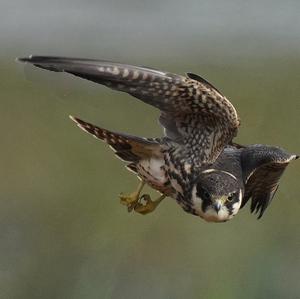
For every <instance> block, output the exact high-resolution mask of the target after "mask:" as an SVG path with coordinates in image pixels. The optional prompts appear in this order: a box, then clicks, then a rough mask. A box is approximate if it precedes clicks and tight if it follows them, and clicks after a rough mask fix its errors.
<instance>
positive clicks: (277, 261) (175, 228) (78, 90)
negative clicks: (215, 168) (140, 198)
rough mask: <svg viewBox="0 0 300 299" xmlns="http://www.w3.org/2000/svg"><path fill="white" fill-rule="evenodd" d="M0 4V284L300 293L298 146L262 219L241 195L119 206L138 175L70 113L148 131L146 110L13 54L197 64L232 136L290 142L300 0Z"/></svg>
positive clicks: (244, 294) (238, 294)
mask: <svg viewBox="0 0 300 299" xmlns="http://www.w3.org/2000/svg"><path fill="white" fill-rule="evenodd" d="M0 8H1V9H0V16H1V20H0V24H1V26H0V42H1V52H0V88H1V89H0V90H1V91H0V95H1V100H0V123H1V126H0V134H1V155H0V165H1V168H0V182H1V183H0V184H1V185H0V186H1V196H0V298H22V299H25V298H26V299H27V298H31V299H33V298H45V299H46V298H51V299H53V298H74V299H77V298H208V299H214V298H223V299H226V298H251V299H252V298H273V299H276V298H285V299H288V298H291V299H294V298H300V284H299V281H300V270H299V269H300V234H299V226H300V218H299V211H300V201H299V185H298V184H299V170H300V167H299V163H298V161H297V162H295V163H292V164H291V165H290V166H289V167H288V169H287V171H286V173H285V174H284V176H283V178H282V180H281V185H280V188H279V191H278V192H277V194H276V197H275V200H274V202H273V203H272V205H271V206H270V208H269V209H268V210H267V212H266V214H265V216H264V217H263V218H262V219H261V220H260V221H257V220H256V218H255V217H254V216H253V215H250V213H249V208H248V207H246V208H245V209H243V210H242V211H241V212H240V213H239V215H238V216H237V217H236V218H235V219H234V220H232V221H230V222H228V223H225V224H210V223H205V222H204V221H202V220H200V219H198V218H196V217H193V216H191V215H188V214H186V213H184V212H183V211H182V210H181V209H180V207H179V206H177V204H176V203H175V202H174V201H172V200H171V199H168V200H165V201H164V202H163V203H162V204H161V206H160V207H159V208H158V209H157V211H155V213H153V214H150V215H148V216H141V215H138V214H128V213H127V212H126V210H125V208H124V206H121V205H120V204H119V200H118V193H119V192H121V191H123V192H130V191H132V190H133V189H134V188H135V187H136V184H137V179H136V178H135V176H134V175H132V174H131V173H129V172H128V171H126V169H125V168H124V167H123V165H122V162H121V161H119V160H118V159H116V158H115V157H114V156H113V154H112V152H111V150H110V149H109V148H108V147H107V146H105V145H104V144H102V143H100V142H99V141H97V140H95V139H93V138H91V137H90V136H89V135H87V134H85V133H84V132H82V131H80V130H79V129H77V128H76V126H75V125H74V124H73V123H72V122H71V121H70V120H69V119H68V115H69V114H72V115H75V116H79V117H81V118H83V119H85V120H88V121H90V122H92V123H95V124H97V125H100V126H103V127H106V128H109V129H113V130H116V131H123V132H129V133H132V134H136V135H140V136H149V137H153V136H160V135H161V134H162V132H161V128H160V127H159V125H158V124H157V121H156V118H157V116H158V111H156V110H155V109H154V108H152V107H150V106H147V105H145V104H143V103H140V102H138V101H137V100H136V99H134V98H130V97H129V96H127V95H125V94H120V93H117V92H113V91H110V90H108V89H106V88H104V87H101V86H97V85H95V84H93V83H91V82H86V81H83V80H80V79H78V78H74V77H71V76H66V75H63V74H55V73H50V72H47V71H43V70H38V69H34V68H33V67H30V66H24V65H21V64H17V63H15V61H14V59H15V57H17V56H26V55H29V54H43V55H45V54H52V55H65V56H79V57H91V58H100V59H106V60H116V61H121V62H126V63H132V64H137V65H148V66H152V67H155V68H159V69H163V70H168V71H173V72H178V73H184V72H186V71H190V72H195V73H198V74H200V75H202V76H204V77H205V78H207V79H209V81H211V82H212V83H213V84H215V85H216V86H217V87H218V88H219V89H221V90H222V91H223V93H224V94H226V95H227V97H228V98H229V99H231V101H232V103H233V104H234V105H235V106H236V108H237V109H238V111H239V115H240V117H241V119H242V126H241V128H240V131H239V135H238V138H237V139H236V141H237V142H240V143H243V144H251V143H265V144H274V145H280V146H282V147H284V148H286V149H287V150H289V151H290V152H295V153H299V152H300V138H299V121H300V102H299V97H300V85H299V80H300V71H299V70H300V42H299V41H300V38H299V37H300V33H299V28H300V21H299V12H300V4H299V2H297V1H286V2H284V3H281V2H280V1H252V2H251V3H246V2H244V1H234V0H230V1H188V2H186V3H183V2H180V1H174V2H171V1H161V2H160V1H151V2H150V1H137V0H136V1H134V0H125V1H121V0H119V1H118V0H114V1H85V2H84V1H68V0H63V1H52V2H45V1H35V0H30V1H20V0H19V1H15V2H13V3H10V2H8V1H3V0H2V1H0ZM148 191H149V192H150V193H151V194H153V195H155V192H153V191H151V190H148Z"/></svg>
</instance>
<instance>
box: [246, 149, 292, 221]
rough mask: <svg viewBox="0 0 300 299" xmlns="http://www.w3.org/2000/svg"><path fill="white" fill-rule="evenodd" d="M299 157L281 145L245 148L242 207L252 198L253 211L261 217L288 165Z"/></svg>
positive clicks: (251, 207)
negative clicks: (280, 146)
mask: <svg viewBox="0 0 300 299" xmlns="http://www.w3.org/2000/svg"><path fill="white" fill-rule="evenodd" d="M297 158H298V156H296V155H291V154H289V153H287V152H286V151H285V150H283V149H281V148H279V147H271V146H265V145H252V146H248V147H246V148H245V149H243V152H242V168H243V174H244V182H245V194H244V197H243V202H242V207H243V206H244V205H245V204H246V203H247V202H248V201H249V199H251V206H250V210H251V213H255V214H257V213H258V219H259V218H261V217H262V215H263V214H264V212H265V210H266V208H267V207H268V206H269V204H270V203H271V201H272V199H273V197H274V195H275V193H276V191H277V189H278V186H279V180H280V178H281V176H282V174H283V173H284V171H285V169H286V167H287V166H288V164H289V163H290V162H291V161H292V160H295V159H297Z"/></svg>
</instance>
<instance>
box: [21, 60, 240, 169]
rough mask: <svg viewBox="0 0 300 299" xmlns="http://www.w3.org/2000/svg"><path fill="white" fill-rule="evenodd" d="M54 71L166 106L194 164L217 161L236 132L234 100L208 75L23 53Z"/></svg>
mask: <svg viewBox="0 0 300 299" xmlns="http://www.w3.org/2000/svg"><path fill="white" fill-rule="evenodd" d="M19 60H20V61H22V62H29V63H32V64H34V65H35V66H38V67H40V68H44V69H47V70H51V71H56V72H67V73H71V74H73V75H75V76H79V77H82V78H85V79H88V80H91V81H94V82H97V83H100V84H103V85H106V86H107V87H110V88H112V89H115V90H119V91H123V92H126V93H129V94H130V95H132V96H134V97H136V98H138V99H140V100H142V101H143V102H145V103H147V104H150V105H152V106H155V107H157V108H158V109H160V110H161V112H162V113H161V117H160V123H161V124H162V125H163V126H164V127H165V133H166V135H167V137H168V138H170V139H171V140H172V141H173V142H174V146H175V147H176V146H178V147H179V148H180V150H179V151H178V152H180V153H181V158H183V159H188V160H189V161H190V162H191V163H193V164H194V165H195V166H197V165H198V166H200V165H202V164H203V163H208V162H213V161H214V160H215V159H216V158H217V157H218V155H219V154H220V152H221V151H222V150H223V148H224V146H225V145H226V144H228V143H229V142H231V140H232V139H233V137H234V136H235V135H236V133H237V128H238V126H239V119H238V116H237V113H236V110H235V109H234V107H233V105H232V104H231V103H230V102H229V101H228V100H227V99H226V98H225V97H224V96H223V95H222V94H221V93H220V92H219V91H218V90H217V89H216V88H214V87H213V86H212V85H211V84H210V83H208V82H207V81H206V80H204V79H203V78H201V77H199V76H197V75H193V74H188V77H184V76H180V75H176V74H172V73H167V72H162V71H158V70H154V69H150V68H145V67H137V66H132V65H125V64H120V63H114V62H107V61H99V60H90V59H75V58H63V57H45V56H30V57H28V58H21V59H19Z"/></svg>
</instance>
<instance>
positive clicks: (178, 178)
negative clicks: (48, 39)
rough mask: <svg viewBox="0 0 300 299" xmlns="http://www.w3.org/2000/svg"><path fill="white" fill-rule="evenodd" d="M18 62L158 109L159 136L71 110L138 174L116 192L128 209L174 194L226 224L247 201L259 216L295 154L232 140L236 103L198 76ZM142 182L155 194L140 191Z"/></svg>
mask: <svg viewBox="0 0 300 299" xmlns="http://www.w3.org/2000/svg"><path fill="white" fill-rule="evenodd" d="M19 61H21V62H27V63H31V64H33V65H35V66H37V67H39V68H43V69H46V70H50V71H54V72H66V73H70V74H72V75H75V76H78V77H81V78H84V79H87V80H90V81H93V82H96V83H99V84H102V85H105V86H107V87H109V88H111V89H114V90H118V91H122V92H126V93H128V94H130V95H132V96H134V97H136V98H138V99H139V100H141V101H143V102H144V103H146V104H150V105H152V106H154V107H156V108H158V109H159V110H160V112H161V114H160V117H159V122H160V124H161V125H162V127H163V128H164V136H163V137H161V138H143V137H137V136H132V135H128V134H125V133H117V132H112V131H110V130H107V129H103V128H100V127H97V126H95V125H93V124H90V123H88V122H85V121H83V120H81V119H79V118H77V117H72V116H71V119H72V120H74V121H75V122H76V123H77V125H78V126H79V127H80V128H81V129H83V130H84V131H86V132H88V133H90V134H92V135H93V136H94V137H96V138H97V139H100V140H103V141H104V142H106V143H107V144H108V145H110V147H111V148H112V149H113V150H114V151H115V154H116V155H117V156H118V157H119V158H121V159H122V160H123V161H125V162H126V163H127V168H128V169H129V170H131V171H133V172H134V173H135V174H136V175H137V176H138V177H139V179H140V180H141V183H140V184H139V186H138V189H137V190H136V191H135V192H133V193H132V194H130V195H123V194H121V195H120V200H121V203H123V204H125V205H126V206H127V208H128V211H136V212H138V213H141V214H147V213H149V212H152V211H153V210H154V209H155V208H156V207H157V206H158V204H159V203H160V202H161V201H162V200H163V199H164V198H165V197H171V198H173V199H175V200H176V202H177V203H178V204H179V205H180V206H181V207H182V208H183V210H185V211H186V212H188V213H191V214H194V215H196V216H200V217H201V218H203V219H204V220H206V221H209V222H225V221H227V220H229V219H231V218H232V217H233V216H235V215H236V214H237V213H238V211H239V210H240V209H241V208H242V207H243V206H244V205H245V204H246V203H247V202H248V201H249V200H251V206H250V209H251V212H255V213H258V218H260V217H261V216H262V215H263V213H264V212H265V209H266V208H267V207H268V205H269V204H270V202H271V200H272V198H273V196H274V195H275V192H276V190H277V188H278V185H279V179H280V177H281V175H282V174H283V172H284V170H285V168H286V167H287V165H288V164H289V163H290V162H291V161H292V160H294V159H297V158H298V156H296V155H293V154H289V153H288V152H286V151H285V150H284V149H281V148H279V147H276V146H267V145H261V144H255V145H249V146H243V145H238V144H236V143H234V142H233V141H232V140H233V138H234V137H235V136H236V135H237V132H238V127H239V125H240V120H239V117H238V115H237V112H236V109H235V108H234V106H233V105H232V104H231V103H230V101H229V100H228V99H227V98H226V97H225V96H224V95H223V94H222V93H221V92H220V91H219V90H218V89H217V88H215V87H214V86H213V85H212V84H211V83H209V82H208V81H206V80H205V79H203V78H202V77H200V76H198V75H195V74H192V73H187V75H186V76H182V75H177V74H173V73H169V72H164V71H159V70H156V69H152V68H147V67H138V66H133V65H128V64H121V63H115V62H110V61H104V60H92V59H77V58H66V57H49V56H29V57H26V58H19ZM144 184H147V185H149V186H150V187H152V188H153V189H155V190H157V191H158V192H159V193H160V196H159V197H158V198H157V199H156V200H152V199H151V198H150V196H149V195H147V194H143V195H142V188H143V186H144Z"/></svg>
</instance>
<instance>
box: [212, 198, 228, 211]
mask: <svg viewBox="0 0 300 299" xmlns="http://www.w3.org/2000/svg"><path fill="white" fill-rule="evenodd" d="M226 199H227V197H226V196H222V197H221V198H218V199H216V200H215V201H214V204H213V207H214V209H215V211H216V212H217V214H219V212H220V210H221V208H222V207H223V204H224V203H225V201H226Z"/></svg>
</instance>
